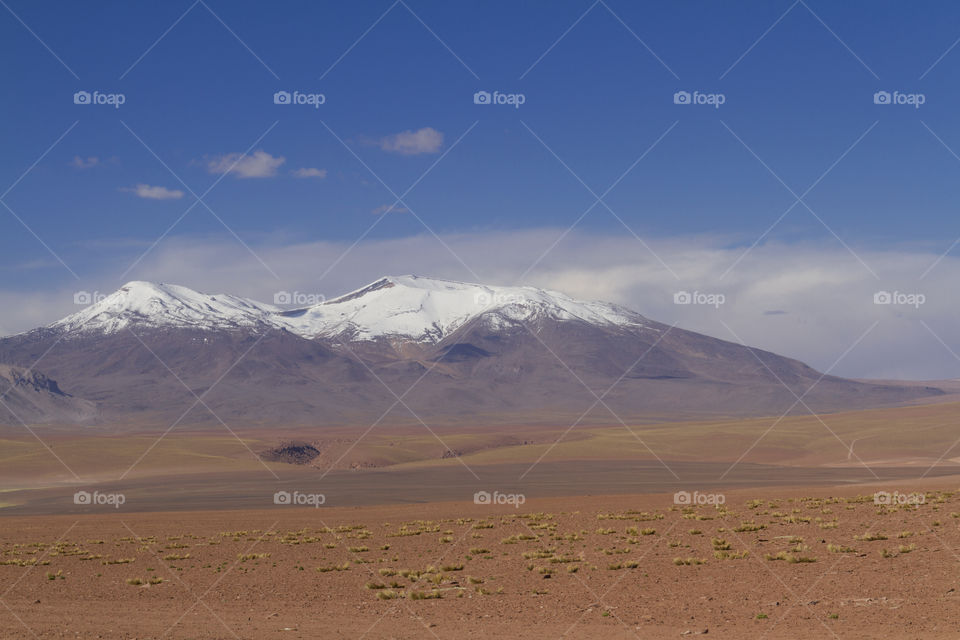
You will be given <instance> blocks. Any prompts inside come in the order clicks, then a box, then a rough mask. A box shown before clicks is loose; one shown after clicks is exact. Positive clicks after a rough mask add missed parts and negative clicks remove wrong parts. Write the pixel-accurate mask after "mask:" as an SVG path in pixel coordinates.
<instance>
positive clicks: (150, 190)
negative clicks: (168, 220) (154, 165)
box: [121, 183, 183, 200]
mask: <svg viewBox="0 0 960 640" xmlns="http://www.w3.org/2000/svg"><path fill="white" fill-rule="evenodd" d="M121 191H129V192H130V193H134V194H136V195H137V196H138V197H140V198H146V199H148V200H179V199H180V198H182V197H183V191H180V190H179V189H167V188H166V187H153V186H150V185H149V184H142V183H141V184H138V185H137V186H135V187H133V188H129V189H128V188H123V189H121Z"/></svg>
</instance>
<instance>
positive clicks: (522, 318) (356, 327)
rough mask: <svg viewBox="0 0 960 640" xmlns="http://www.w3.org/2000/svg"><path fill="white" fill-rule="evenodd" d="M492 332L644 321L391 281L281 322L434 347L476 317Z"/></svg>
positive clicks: (438, 284) (445, 283)
mask: <svg viewBox="0 0 960 640" xmlns="http://www.w3.org/2000/svg"><path fill="white" fill-rule="evenodd" d="M481 316H483V317H485V320H486V322H487V324H489V325H490V327H491V328H497V327H498V326H499V325H500V324H503V323H510V322H528V321H530V320H534V319H552V320H559V321H572V320H580V321H583V322H588V323H590V324H595V325H606V326H614V325H622V326H631V325H633V326H640V325H641V324H642V323H643V318H642V317H641V316H640V315H639V314H637V313H633V312H631V311H628V310H626V309H621V308H619V307H616V306H614V305H611V304H606V303H601V302H583V301H580V300H575V299H573V298H571V297H570V296H567V295H565V294H562V293H558V292H555V291H545V290H543V289H536V288H534V287H493V286H486V285H480V284H469V283H465V282H454V281H452V280H437V279H434V278H422V277H418V276H390V277H385V278H381V279H379V280H377V281H376V282H374V283H372V284H370V285H368V286H366V287H363V288H362V289H358V290H356V291H354V292H352V293H348V294H346V295H344V296H340V297H339V298H335V299H333V300H330V301H327V302H324V303H321V304H318V305H315V306H312V307H309V308H307V309H300V310H296V311H290V312H287V313H285V314H283V315H282V316H281V323H282V324H283V325H284V326H286V328H288V329H289V330H290V331H292V332H293V333H295V334H297V335H299V336H303V337H305V338H316V337H334V336H343V335H346V336H350V337H352V338H353V339H357V340H372V339H375V338H381V337H402V338H408V339H411V340H415V341H419V342H431V343H436V342H439V341H440V340H442V339H443V338H444V337H446V336H448V335H450V334H451V333H453V332H454V331H456V330H457V329H459V328H460V327H462V326H464V325H465V324H467V323H468V322H470V321H471V320H473V319H474V318H478V317H481Z"/></svg>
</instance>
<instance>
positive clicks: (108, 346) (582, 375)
mask: <svg viewBox="0 0 960 640" xmlns="http://www.w3.org/2000/svg"><path fill="white" fill-rule="evenodd" d="M37 361H42V363H43V371H44V373H45V374H47V375H49V376H50V377H51V378H52V379H55V380H57V381H58V382H59V383H60V384H61V385H63V388H65V389H69V390H70V393H71V394H75V396H76V398H78V399H82V400H83V401H87V402H90V403H93V404H92V405H89V407H95V409H96V411H95V412H94V411H89V412H88V411H87V409H88V408H89V407H88V405H83V406H82V407H81V406H79V405H78V406H77V407H73V410H72V413H65V412H64V410H63V409H64V408H63V407H61V406H60V405H62V404H64V402H62V401H61V399H60V398H59V396H58V397H57V398H54V399H53V400H51V402H50V403H47V405H43V407H45V408H42V410H41V411H38V412H36V415H35V416H34V417H32V418H31V420H35V421H38V422H40V421H43V420H45V419H46V420H52V421H63V420H64V419H65V417H69V416H73V415H76V416H81V417H83V416H86V415H88V414H89V415H93V414H95V415H97V418H96V419H97V421H99V422H102V423H103V424H113V423H116V424H124V425H127V424H132V423H138V424H149V425H153V426H160V427H167V426H169V425H170V424H174V423H175V424H180V423H181V422H187V423H207V424H217V423H218V421H219V420H224V421H227V422H229V423H231V424H240V425H242V424H259V425H276V426H294V425H298V424H312V425H318V424H338V425H357V424H362V425H364V426H368V425H370V424H378V423H380V422H382V421H385V422H388V423H389V422H393V423H396V422H411V423H418V422H419V421H421V420H424V421H428V422H430V421H447V420H456V421H457V422H463V421H471V420H472V421H476V422H477V423H484V424H489V423H490V422H491V421H493V422H497V421H499V422H504V421H508V422H509V423H512V424H516V423H520V422H537V423H540V422H544V421H548V422H550V423H551V424H554V423H556V421H558V420H559V421H560V422H563V423H566V424H574V423H575V422H576V423H580V422H582V421H584V420H589V421H590V422H592V423H594V424H601V423H608V424H617V423H618V422H619V420H621V419H622V420H629V419H637V420H650V419H658V420H663V419H669V418H692V417H694V418H700V417H708V416H734V415H736V416H747V415H782V414H783V413H784V412H787V411H790V410H791V408H792V410H793V411H795V412H797V411H807V410H808V407H809V409H812V410H814V411H817V412H825V411H835V410H840V409H854V408H862V407H874V406H890V405H896V404H901V403H904V402H909V401H914V400H916V399H918V398H922V397H926V396H932V395H940V394H942V393H943V391H942V390H940V389H938V388H934V387H923V386H918V385H897V384H889V383H876V384H874V383H865V382H862V381H854V380H845V379H842V378H837V377H834V376H829V375H822V374H820V373H818V372H817V371H815V370H814V369H812V368H810V367H808V366H806V365H805V364H803V363H802V362H799V361H797V360H793V359H791V358H786V357H783V356H779V355H777V354H774V353H770V352H768V351H762V350H759V349H752V348H750V347H746V346H743V345H740V344H735V343H731V342H727V341H725V340H718V339H716V338H712V337H709V336H705V335H702V334H698V333H694V332H692V331H686V330H683V329H680V328H676V327H670V326H667V325H665V324H662V323H659V322H656V321H654V320H650V319H647V318H645V317H643V316H641V315H640V314H639V313H636V312H634V311H630V310H628V309H625V308H622V307H618V306H616V305H612V304H607V303H603V302H584V301H580V300H576V299H574V298H571V297H569V296H567V295H564V294H562V293H557V292H553V291H544V290H542V289H536V288H532V287H496V286H487V285H481V284H467V283H463V282H452V281H449V280H438V279H432V278H421V277H416V276H398V277H385V278H381V279H379V280H377V281H376V282H374V283H372V284H370V285H368V286H365V287H363V288H360V289H357V290H356V291H353V292H351V293H348V294H346V295H342V296H340V297H338V298H334V299H332V300H328V301H326V302H323V303H321V304H316V305H313V306H309V307H305V308H299V309H284V308H280V307H278V306H275V305H270V304H263V303H260V302H256V301H253V300H248V299H245V298H239V297H235V296H230V295H222V294H220V295H207V294H203V293H198V292H196V291H193V290H191V289H187V288H186V287H180V286H175V285H161V284H150V283H146V282H131V283H129V284H127V285H125V286H123V287H122V288H120V289H119V290H118V291H117V292H115V293H113V294H112V295H110V296H108V297H106V298H105V299H103V300H100V301H97V302H95V303H94V304H92V305H90V306H89V307H87V308H85V309H83V310H82V311H80V312H79V313H75V314H73V315H71V316H69V317H67V318H64V319H63V320H61V321H59V322H55V323H53V324H52V325H50V326H48V327H44V328H40V329H35V330H33V331H28V332H26V333H23V334H19V335H16V336H10V337H8V338H2V339H0V362H2V363H7V364H8V365H11V366H14V367H21V368H30V367H32V366H33V365H34V364H35V363H36V362H37ZM185 385H186V386H187V387H189V389H185V388H184V386H185ZM385 387H387V388H385ZM600 392H603V396H600V397H602V398H603V402H602V403H598V401H597V397H598V396H597V395H595V394H598V393H600ZM395 393H396V394H397V395H394V394H395ZM401 393H402V394H403V395H402V396H399V394H401ZM194 394H196V395H194ZM201 394H202V396H201ZM54 395H55V394H54ZM197 396H201V397H202V398H203V403H202V404H198V403H197V402H196V397H197ZM398 396H399V397H402V398H403V404H398V401H397V397H398ZM797 397H803V398H804V402H803V405H802V406H801V405H799V404H798V403H797V401H796V398H797ZM30 398H34V396H32V395H31V396H30ZM70 404H71V407H72V405H73V404H77V403H75V402H72V403H70ZM48 405H49V406H48ZM590 407H594V410H593V412H592V413H591V415H590V416H589V417H585V416H583V415H582V414H583V411H584V410H587V409H588V408H590ZM408 408H409V411H408ZM413 411H415V412H416V417H415V418H414V417H412V412H413ZM184 412H187V413H186V414H185V413H184ZM211 412H215V414H216V418H214V417H213V415H212V414H211ZM614 416H615V417H614ZM3 420H4V418H3V416H2V415H0V422H3Z"/></svg>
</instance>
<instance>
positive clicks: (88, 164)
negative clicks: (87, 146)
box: [70, 156, 100, 169]
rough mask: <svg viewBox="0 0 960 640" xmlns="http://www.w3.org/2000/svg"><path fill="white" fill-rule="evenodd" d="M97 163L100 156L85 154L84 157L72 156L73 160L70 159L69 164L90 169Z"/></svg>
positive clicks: (76, 167)
mask: <svg viewBox="0 0 960 640" xmlns="http://www.w3.org/2000/svg"><path fill="white" fill-rule="evenodd" d="M98 164H100V158H98V157H97V156H87V157H86V158H81V157H80V156H73V160H71V161H70V166H71V167H73V168H74V169H91V168H93V167H95V166H97V165H98Z"/></svg>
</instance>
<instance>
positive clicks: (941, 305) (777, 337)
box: [0, 229, 960, 379]
mask: <svg viewBox="0 0 960 640" xmlns="http://www.w3.org/2000/svg"><path fill="white" fill-rule="evenodd" d="M562 232H563V230H562V229H534V230H525V231H516V232H510V233H507V232H500V233H492V232H491V233H461V234H445V235H443V236H442V240H443V242H444V243H445V244H446V245H447V246H448V247H449V248H450V251H448V250H447V249H446V248H445V247H444V246H443V245H441V243H440V242H439V241H438V240H437V239H436V238H434V237H433V236H432V235H430V234H427V233H424V234H422V235H417V236H409V237H403V238H392V239H380V240H367V241H364V242H362V243H360V244H359V245H357V246H356V247H355V248H354V249H352V250H349V251H348V249H349V247H350V244H351V242H300V241H297V240H284V241H278V240H277V239H276V238H272V239H270V240H261V241H259V242H257V241H255V240H253V239H250V242H251V243H252V244H251V246H252V247H253V249H254V251H255V252H256V253H257V255H258V256H259V257H260V258H261V259H263V261H264V262H266V263H267V264H268V265H270V267H271V268H272V269H273V270H274V271H275V272H276V273H277V274H279V275H280V277H281V281H280V283H278V281H277V280H276V279H275V278H274V277H273V276H272V275H270V273H268V272H267V271H266V269H264V268H263V266H262V265H261V264H260V263H259V262H258V261H257V260H256V259H254V258H253V257H252V256H251V255H250V253H248V252H247V250H246V249H244V248H243V247H242V246H241V245H239V244H238V243H237V242H236V241H235V240H234V239H232V238H226V239H222V240H220V239H217V240H210V239H185V238H171V239H168V240H167V241H165V242H164V243H162V244H161V245H159V246H158V248H157V250H156V251H155V252H154V253H152V254H150V256H149V257H148V258H147V259H146V260H144V262H143V263H141V265H140V267H138V269H137V270H136V271H135V272H134V273H132V274H131V275H130V276H128V277H127V279H128V280H133V279H144V280H154V281H162V282H171V283H178V284H183V285H186V286H189V287H192V288H195V289H199V290H202V291H207V292H212V293H217V292H229V293H235V294H237V295H242V296H247V297H251V298H254V299H258V300H263V301H267V302H269V301H271V300H272V299H273V294H274V292H276V291H277V290H278V288H280V289H283V290H287V291H294V290H296V291H311V292H318V293H322V294H324V295H325V296H326V297H327V298H328V299H329V298H333V297H335V296H337V295H340V294H342V293H345V292H347V291H351V290H353V289H356V288H358V287H361V286H363V285H364V284H367V283H369V282H372V281H374V280H375V279H377V278H378V277H380V276H382V275H385V274H394V275H396V274H405V273H415V274H419V275H425V276H434V277H439V278H449V279H452V280H465V281H474V280H476V279H479V280H481V281H483V282H487V283H491V284H506V285H510V284H529V285H534V286H539V287H545V288H549V289H554V290H558V291H563V292H566V293H568V294H570V295H573V296H576V297H580V298H586V299H592V300H608V301H611V302H616V303H619V304H623V305H625V306H628V307H630V308H633V309H636V310H637V311H639V312H640V313H642V314H644V315H645V316H646V317H648V318H650V319H652V320H656V321H660V322H664V323H667V324H673V323H677V326H678V327H679V328H683V329H689V330H693V331H698V332H700V333H706V334H708V335H712V336H715V337H718V338H722V339H725V340H729V341H733V342H738V341H739V340H738V338H740V339H742V340H743V341H744V342H746V343H747V344H749V345H751V346H755V347H758V348H761V349H767V350H770V351H774V352H776V353H780V354H783V355H786V356H790V357H794V358H797V359H799V360H802V361H804V362H806V363H808V364H810V365H811V366H813V367H815V368H817V369H819V370H820V371H826V370H828V369H829V370H830V373H831V374H834V375H842V376H850V377H873V378H914V379H937V378H949V377H960V362H958V360H957V359H956V358H955V357H954V356H953V355H951V354H950V352H949V350H947V349H945V348H944V346H943V345H942V344H940V342H939V341H938V339H937V338H936V337H934V336H933V335H932V334H931V333H930V331H933V332H935V333H936V335H937V336H938V337H939V338H940V339H942V340H943V341H944V342H945V343H946V344H947V345H950V347H951V348H952V349H953V350H954V351H956V352H958V353H960V324H958V323H957V322H956V310H957V303H956V282H957V281H960V257H953V256H947V257H946V258H944V259H943V260H942V261H941V262H940V263H939V264H938V265H937V267H936V268H934V269H933V270H932V271H931V272H930V273H929V275H927V276H926V277H924V278H922V279H921V278H920V275H921V274H922V273H923V272H924V270H926V269H927V268H928V267H929V266H930V265H931V264H932V263H933V262H934V260H936V259H937V257H938V251H943V250H945V249H946V248H947V247H946V246H943V247H937V250H922V249H915V248H911V249H909V250H898V249H883V250H880V249H874V250H865V249H859V248H857V249H856V251H857V253H858V255H859V256H860V258H862V259H863V260H864V261H865V262H866V263H867V264H868V265H870V267H871V268H872V269H873V270H874V271H875V272H876V273H877V274H878V276H879V279H877V278H875V277H874V276H873V275H871V273H870V272H869V271H868V270H867V269H865V268H864V266H863V265H862V264H860V262H859V261H858V260H857V259H856V258H854V257H853V256H852V255H851V254H850V253H849V252H848V251H847V250H846V249H844V248H843V247H842V246H840V245H838V244H835V245H830V244H829V243H821V244H819V245H817V244H793V245H787V244H774V243H769V244H766V245H761V246H758V247H757V248H755V249H754V250H753V251H751V252H749V253H748V254H747V255H746V257H744V258H743V259H742V260H741V261H740V262H739V263H738V264H737V266H736V267H735V268H734V269H732V270H731V271H730V272H729V274H728V275H726V276H724V275H723V274H724V272H726V271H727V269H728V268H729V267H730V266H731V265H732V264H734V263H735V262H736V261H737V260H738V259H739V258H740V257H741V255H742V254H743V252H744V251H745V249H746V245H748V244H749V242H750V239H746V244H737V245H735V246H731V244H730V242H729V239H723V240H722V241H721V240H718V239H716V238H710V237H696V238H690V237H675V238H659V239H654V238H646V241H647V243H648V244H649V246H650V247H651V248H653V250H654V251H656V252H657V255H659V256H660V258H661V259H662V260H663V261H664V262H665V263H666V264H668V265H669V266H670V268H671V269H672V270H673V272H674V273H675V274H676V276H677V277H674V275H672V274H671V273H670V272H669V271H668V270H667V269H666V268H664V267H663V266H662V265H661V263H660V262H659V261H658V260H657V259H656V258H654V257H653V256H652V255H651V254H650V253H649V252H648V251H647V250H646V249H645V248H644V247H643V246H642V245H641V244H640V243H639V242H638V241H637V240H636V239H634V238H632V237H614V236H601V235H590V234H584V233H578V232H573V233H570V234H569V235H567V236H566V237H565V238H564V239H563V240H562V241H561V242H559V244H557V246H556V247H555V248H554V249H553V250H550V251H549V252H548V249H550V247H551V246H552V245H553V244H554V242H556V241H557V239H558V238H559V237H560V235H561V233H562ZM948 244H949V243H947V245H948ZM141 250H142V247H139V246H137V247H130V248H129V249H128V251H129V252H130V253H131V256H132V257H136V254H139V252H140V251H141ZM451 251H452V253H451ZM544 252H547V254H546V257H545V258H544V259H543V260H542V261H541V262H540V263H539V265H538V266H537V267H536V268H535V269H533V270H532V271H531V272H530V273H525V272H526V271H527V269H528V268H529V267H530V266H531V264H532V263H533V262H534V261H535V260H536V259H537V258H538V257H539V256H540V255H541V254H543V253H544ZM344 253H346V255H345V257H344V258H343V259H342V260H341V261H339V262H337V260H338V259H339V258H340V257H341V256H342V255H343V254H344ZM455 256H459V259H458V258H457V257H455ZM130 259H132V258H130ZM460 259H462V260H463V262H464V263H466V264H467V265H469V267H470V270H468V269H467V268H465V267H464V266H463V264H461V262H460ZM117 262H118V263H126V262H129V260H127V256H126V255H125V254H124V255H123V256H119V257H118V258H117ZM335 263H336V267H335V268H334V269H333V270H332V271H331V272H330V273H329V274H328V275H327V276H326V277H325V278H323V279H322V280H318V277H319V276H318V274H321V273H324V272H325V271H326V269H327V268H329V266H330V265H331V264H335ZM471 270H472V272H471ZM115 275H116V274H115V273H113V272H106V271H105V272H103V274H102V277H100V278H92V279H91V280H90V281H86V280H85V281H84V283H83V286H82V287H77V288H82V289H86V290H89V291H93V290H98V291H101V292H109V291H112V290H114V289H116V288H117V287H119V286H120V285H121V284H123V283H122V282H116V281H114V280H113V278H114V277H115ZM281 283H282V284H281ZM0 287H2V285H0ZM678 290H686V291H691V292H693V291H700V292H707V293H723V294H724V295H725V296H726V300H727V301H726V304H724V305H723V306H722V307H721V308H720V309H714V308H713V307H707V306H697V305H675V304H674V303H673V294H674V293H675V292H676V291H678ZM879 290H885V291H900V292H907V293H913V292H918V293H923V294H924V295H925V296H926V303H925V304H924V305H923V306H921V307H920V308H919V309H914V308H913V307H908V306H896V305H875V304H874V303H873V294H874V293H875V292H877V291H879ZM73 311H76V308H75V307H74V306H73V304H72V291H63V292H42V291H31V292H29V293H25V292H23V291H13V290H4V289H3V288H0V326H2V327H4V328H6V329H7V330H8V331H21V330H26V329H30V328H32V327H36V326H41V325H45V324H48V323H50V322H53V321H55V320H57V319H59V318H60V317H62V316H63V315H66V314H67V313H71V312H73ZM771 312H776V313H771ZM921 321H922V322H921ZM924 324H926V327H925V326H924ZM874 325H875V326H874ZM728 327H729V329H728ZM871 327H873V328H872V329H871ZM927 327H929V330H928V329H927ZM731 330H732V332H733V333H731ZM864 334H865V335H864ZM862 336H864V337H862ZM861 337H862V339H861ZM858 340H860V342H859V343H858V342H857V341H858ZM854 344H856V346H855V347H854V346H853V345H854ZM851 347H853V348H852V349H851ZM848 349H849V353H846V354H845V352H847V350H848Z"/></svg>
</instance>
